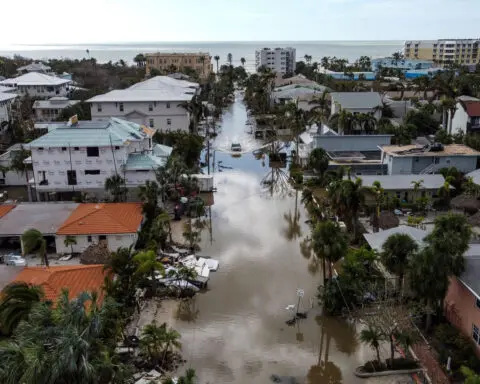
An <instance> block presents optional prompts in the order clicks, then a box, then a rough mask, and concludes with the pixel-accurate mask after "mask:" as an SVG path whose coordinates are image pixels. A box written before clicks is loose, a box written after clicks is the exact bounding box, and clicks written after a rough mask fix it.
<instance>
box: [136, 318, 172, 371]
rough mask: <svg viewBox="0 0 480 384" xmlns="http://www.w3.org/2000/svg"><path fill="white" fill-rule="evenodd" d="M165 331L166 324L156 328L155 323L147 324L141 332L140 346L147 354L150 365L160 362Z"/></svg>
mask: <svg viewBox="0 0 480 384" xmlns="http://www.w3.org/2000/svg"><path fill="white" fill-rule="evenodd" d="M166 331H167V323H163V324H162V325H160V326H158V325H157V324H156V323H155V322H153V323H150V324H147V325H146V326H145V327H144V328H143V330H142V337H141V339H140V345H141V346H142V349H144V350H145V351H146V353H147V354H148V357H149V358H150V362H151V363H152V364H158V363H159V362H160V356H161V354H162V349H163V345H164V342H165V334H166Z"/></svg>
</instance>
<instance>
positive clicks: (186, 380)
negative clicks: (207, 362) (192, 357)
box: [162, 368, 197, 384]
mask: <svg viewBox="0 0 480 384" xmlns="http://www.w3.org/2000/svg"><path fill="white" fill-rule="evenodd" d="M196 377H197V375H196V373H195V370H194V369H193V368H188V369H187V370H186V372H185V376H180V377H179V378H178V380H177V381H173V379H172V378H171V377H167V378H166V379H165V380H164V381H163V382H162V384H195V383H196Z"/></svg>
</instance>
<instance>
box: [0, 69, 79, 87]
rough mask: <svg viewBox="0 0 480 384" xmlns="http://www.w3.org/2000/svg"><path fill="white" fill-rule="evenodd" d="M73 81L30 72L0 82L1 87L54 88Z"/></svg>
mask: <svg viewBox="0 0 480 384" xmlns="http://www.w3.org/2000/svg"><path fill="white" fill-rule="evenodd" d="M71 82H72V80H66V79H61V78H60V77H55V76H50V75H45V74H44V73H38V72H29V73H26V74H25V75H21V76H18V77H14V78H11V79H6V80H3V81H0V85H14V86H19V85H20V86H22V85H43V86H52V85H61V84H67V83H71Z"/></svg>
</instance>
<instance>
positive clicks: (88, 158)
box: [24, 117, 172, 201]
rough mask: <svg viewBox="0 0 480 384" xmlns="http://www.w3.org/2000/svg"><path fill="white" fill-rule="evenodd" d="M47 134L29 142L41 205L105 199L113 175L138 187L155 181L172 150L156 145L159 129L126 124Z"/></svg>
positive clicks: (60, 126)
mask: <svg viewBox="0 0 480 384" xmlns="http://www.w3.org/2000/svg"><path fill="white" fill-rule="evenodd" d="M47 130H48V131H49V132H48V133H47V134H45V135H44V136H41V137H40V138H38V139H36V140H34V141H32V142H30V143H28V144H25V145H24V147H25V148H27V149H29V150H31V157H30V158H28V159H27V160H25V161H26V162H27V163H31V164H32V165H33V173H34V177H33V179H30V181H29V183H30V187H32V188H33V189H34V191H35V192H36V194H37V199H38V200H40V201H48V200H50V199H51V198H53V199H55V200H65V199H70V200H71V199H72V197H73V196H75V195H77V194H78V193H79V192H86V193H89V194H93V195H95V196H97V197H99V198H102V199H103V198H105V197H106V196H105V195H106V193H105V190H104V186H105V180H106V179H107V178H109V177H111V176H113V175H116V174H118V175H120V176H121V177H122V178H124V179H125V186H126V187H127V188H129V189H130V190H131V192H132V196H134V195H135V192H136V191H135V189H136V188H137V187H138V186H140V185H143V184H145V182H146V181H147V180H155V170H156V169H157V168H158V167H160V166H164V165H165V164H166V161H167V159H168V156H169V155H170V153H171V150H172V149H171V148H170V147H165V146H162V145H158V144H157V145H155V146H153V145H152V137H153V134H154V133H155V131H154V130H153V129H150V128H147V127H145V126H142V125H139V124H136V123H132V122H129V121H126V120H121V119H117V118H114V117H112V118H110V119H109V120H102V121H98V120H97V121H78V122H75V121H74V120H73V119H70V122H67V123H56V124H54V126H53V129H51V130H50V129H48V128H47Z"/></svg>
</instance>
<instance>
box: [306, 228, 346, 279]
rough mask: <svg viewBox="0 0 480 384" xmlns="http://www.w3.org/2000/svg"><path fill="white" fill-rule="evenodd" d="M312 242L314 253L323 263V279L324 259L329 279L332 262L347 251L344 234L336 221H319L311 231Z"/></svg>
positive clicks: (331, 273)
mask: <svg viewBox="0 0 480 384" xmlns="http://www.w3.org/2000/svg"><path fill="white" fill-rule="evenodd" d="M312 242H313V243H312V245H313V250H314V252H315V254H316V255H317V257H318V258H320V259H321V260H322V261H323V263H324V280H325V261H326V262H328V276H329V278H330V279H331V278H332V276H333V271H332V263H336V262H337V261H339V260H340V259H341V258H342V257H344V256H345V255H346V253H347V249H348V242H347V239H346V237H345V235H344V234H343V233H342V230H341V228H340V226H339V225H338V224H337V223H335V222H333V221H331V220H327V221H321V222H319V223H318V224H317V226H316V227H315V229H314V231H313V233H312Z"/></svg>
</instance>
